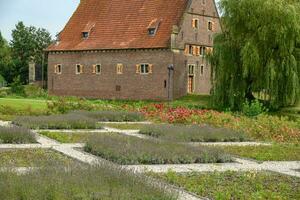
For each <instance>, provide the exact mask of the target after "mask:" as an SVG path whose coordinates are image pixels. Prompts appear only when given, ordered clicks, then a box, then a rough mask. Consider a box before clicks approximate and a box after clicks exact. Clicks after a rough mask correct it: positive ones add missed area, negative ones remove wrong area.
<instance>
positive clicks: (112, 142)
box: [85, 133, 232, 165]
mask: <svg viewBox="0 0 300 200" xmlns="http://www.w3.org/2000/svg"><path fill="white" fill-rule="evenodd" d="M85 151H87V152H89V153H92V154H94V155H97V156H100V157H102V158H105V159H107V160H110V161H113V162H116V163H118V164H123V165H133V164H190V163H223V162H230V161H232V160H231V158H230V156H228V155H227V154H225V153H223V152H222V151H220V150H216V149H213V148H209V147H204V146H201V147H193V146H190V145H184V144H178V143H172V142H167V141H156V140H143V139H140V138H136V137H131V136H123V135H119V134H113V133H106V134H99V135H94V136H93V137H92V138H89V139H88V140H87V143H86V146H85Z"/></svg>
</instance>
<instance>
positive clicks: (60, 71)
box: [55, 64, 62, 75]
mask: <svg viewBox="0 0 300 200" xmlns="http://www.w3.org/2000/svg"><path fill="white" fill-rule="evenodd" d="M58 66H60V70H59V72H58ZM55 68H56V74H58V75H60V74H62V64H57V65H55Z"/></svg>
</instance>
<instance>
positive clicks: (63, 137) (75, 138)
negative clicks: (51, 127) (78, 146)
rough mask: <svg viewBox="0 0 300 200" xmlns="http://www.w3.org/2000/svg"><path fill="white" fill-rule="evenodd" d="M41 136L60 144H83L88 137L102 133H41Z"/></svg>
mask: <svg viewBox="0 0 300 200" xmlns="http://www.w3.org/2000/svg"><path fill="white" fill-rule="evenodd" d="M40 134H41V135H44V136H46V137H49V138H51V139H54V140H57V141H58V142H61V143H85V142H86V141H87V140H88V138H89V137H93V136H94V135H96V134H102V133H88V132H87V133H76V132H73V133H62V132H47V131H41V132H40Z"/></svg>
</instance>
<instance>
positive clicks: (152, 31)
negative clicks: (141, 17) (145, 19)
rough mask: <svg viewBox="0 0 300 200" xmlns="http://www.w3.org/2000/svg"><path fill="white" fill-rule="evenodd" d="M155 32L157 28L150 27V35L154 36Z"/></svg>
mask: <svg viewBox="0 0 300 200" xmlns="http://www.w3.org/2000/svg"><path fill="white" fill-rule="evenodd" d="M155 32H156V28H148V34H149V35H150V36H154V35H155Z"/></svg>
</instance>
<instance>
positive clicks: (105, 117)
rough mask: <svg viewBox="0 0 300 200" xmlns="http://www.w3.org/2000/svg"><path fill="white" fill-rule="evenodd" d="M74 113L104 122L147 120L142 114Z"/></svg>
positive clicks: (118, 112) (116, 112)
mask: <svg viewBox="0 0 300 200" xmlns="http://www.w3.org/2000/svg"><path fill="white" fill-rule="evenodd" d="M73 113H75V114H79V115H83V116H86V117H90V118H93V119H96V120H98V121H103V122H138V121H143V120H145V118H144V116H143V115H142V114H141V113H138V112H128V111H127V112H126V111H90V112H88V111H74V112H73Z"/></svg>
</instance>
